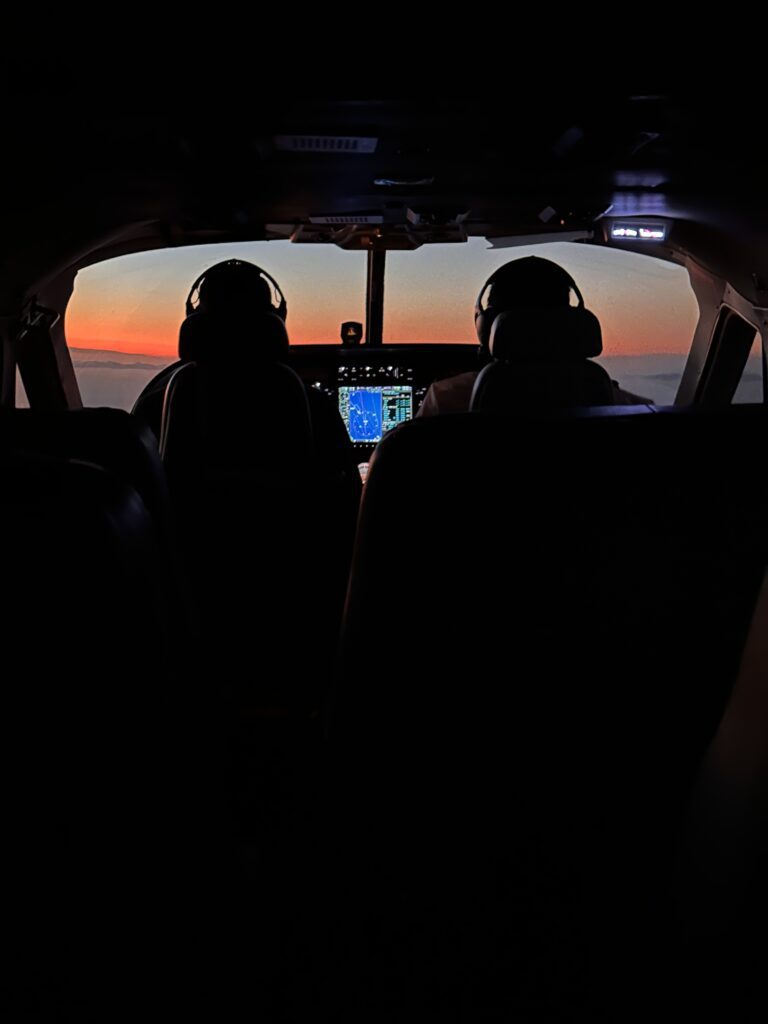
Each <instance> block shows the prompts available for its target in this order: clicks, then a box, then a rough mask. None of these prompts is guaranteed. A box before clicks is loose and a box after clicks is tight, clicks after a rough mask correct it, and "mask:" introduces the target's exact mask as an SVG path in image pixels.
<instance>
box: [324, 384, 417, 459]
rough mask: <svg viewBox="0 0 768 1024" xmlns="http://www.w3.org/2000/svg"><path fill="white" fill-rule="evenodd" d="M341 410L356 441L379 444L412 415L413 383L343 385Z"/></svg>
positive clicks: (340, 392) (340, 400) (340, 390)
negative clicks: (368, 385) (384, 385)
mask: <svg viewBox="0 0 768 1024" xmlns="http://www.w3.org/2000/svg"><path fill="white" fill-rule="evenodd" d="M339 412H340V413H341V417H342V419H343V420H344V423H345V425H346V428H347V430H348V431H349V436H350V438H351V439H352V441H353V442H354V443H355V444H376V442H377V441H380V440H381V439H382V437H383V436H384V435H385V434H386V433H387V431H388V430H392V428H393V427H396V426H397V425H398V423H404V422H405V421H406V420H409V419H411V417H412V416H413V388H412V387H411V385H410V384H393V385H390V386H386V387H375V388H374V387H367V388H363V387H359V388H358V387H340V388H339Z"/></svg>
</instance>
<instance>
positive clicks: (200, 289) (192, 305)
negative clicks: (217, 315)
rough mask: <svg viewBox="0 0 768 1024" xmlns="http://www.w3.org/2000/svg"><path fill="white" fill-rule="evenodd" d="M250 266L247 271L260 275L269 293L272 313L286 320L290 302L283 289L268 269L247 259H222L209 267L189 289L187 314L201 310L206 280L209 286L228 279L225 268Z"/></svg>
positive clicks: (259, 277)
mask: <svg viewBox="0 0 768 1024" xmlns="http://www.w3.org/2000/svg"><path fill="white" fill-rule="evenodd" d="M235 267H237V268H241V267H242V268H246V267H247V268H248V270H247V271H245V273H250V272H251V271H255V274H253V275H252V276H253V277H254V278H255V277H256V275H258V279H259V281H260V282H261V283H262V284H263V285H264V288H265V289H266V292H268V293H269V304H270V309H269V311H270V312H271V313H274V314H275V315H276V316H279V317H280V319H281V320H282V321H283V322H285V318H286V316H287V315H288V303H287V302H286V301H285V296H284V295H283V292H282V289H281V288H280V285H279V284H278V283H277V281H276V280H275V279H274V277H272V275H271V274H268V273H267V272H266V270H263V269H262V268H261V267H257V266H256V264H255V263H249V262H248V261H247V260H237V259H232V260H222V262H221V263H215V264H214V265H213V266H212V267H208V269H207V270H204V271H203V272H202V274H200V276H199V277H198V278H197V279H196V280H195V282H194V283H193V285H192V287H191V288H190V289H189V295H187V301H186V303H185V311H186V315H187V316H192V315H193V314H195V313H197V312H199V310H200V300H201V297H202V298H203V299H204V297H205V292H206V282H207V284H208V288H210V286H211V285H212V284H214V285H215V284H216V282H217V280H218V279H221V280H222V281H224V280H226V277H227V276H228V274H229V269H225V268H235ZM265 294H266V293H265Z"/></svg>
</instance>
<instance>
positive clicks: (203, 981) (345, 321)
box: [0, 81, 768, 1024]
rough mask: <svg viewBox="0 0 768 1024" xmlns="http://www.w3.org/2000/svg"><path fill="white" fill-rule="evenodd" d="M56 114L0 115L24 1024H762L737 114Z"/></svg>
mask: <svg viewBox="0 0 768 1024" xmlns="http://www.w3.org/2000/svg"><path fill="white" fill-rule="evenodd" d="M73 90H74V87H73V86H70V85H68V84H67V82H66V81H62V83H61V84H60V87H57V88H56V89H52V90H48V91H46V90H42V89H40V88H38V89H35V88H32V86H31V85H30V84H29V83H28V84H27V85H26V86H24V85H21V86H19V88H18V90H17V91H15V92H13V93H12V94H11V96H10V98H9V102H8V109H7V117H6V116H5V115H4V123H3V125H0V132H1V133H2V134H3V136H4V138H5V140H6V142H7V143H8V152H9V153H13V154H14V158H13V159H12V160H9V161H8V162H7V163H8V166H7V168H6V171H7V179H8V180H7V183H6V188H5V189H4V192H3V199H2V200H0V201H1V202H2V204H3V217H2V222H3V225H4V227H3V232H2V236H1V237H0V343H1V345H0V464H1V465H0V472H2V475H3V482H4V486H3V488H2V493H1V494H0V528H2V530H3V541H4V543H3V550H4V555H3V560H4V566H3V568H4V573H3V576H4V580H5V581H6V586H5V587H4V588H3V591H4V593H3V598H2V620H3V624H4V630H3V635H4V639H5V644H4V654H5V665H6V675H5V683H6V685H5V690H4V692H5V703H4V709H5V715H4V720H5V729H6V732H5V736H6V741H5V742H4V744H3V746H4V767H5V771H4V778H5V780H6V788H5V795H4V801H5V802H6V804H7V807H8V811H9V816H8V821H9V830H8V836H9V839H8V843H9V846H10V848H11V859H12V869H11V874H10V875H9V878H10V879H11V881H9V889H10V890H11V892H10V896H9V900H8V906H7V919H8V921H9V923H10V927H11V930H12V934H13V935H14V937H15V947H16V956H15V959H14V965H15V967H14V971H15V974H16V980H15V984H18V987H19V990H20V991H19V995H20V996H21V997H22V998H23V999H24V1000H25V1005H26V1006H27V1008H28V1016H27V1017H26V1018H23V1019H29V1020H40V1021H43V1020H66V1021H69V1020H73V1021H74V1020H77V1021H91V1020H94V1021H95V1020H101V1021H104V1020H115V1021H119V1020H126V1021H128V1020H132V1021H133V1020H136V1019H138V1018H139V1017H141V1016H144V1015H146V1013H147V1008H148V1007H151V1008H152V1009H153V1010H156V1011H157V1012H158V1013H159V1014H160V1015H161V1016H164V1017H165V1018H166V1019H169V1020H174V1019H188V1018H189V1019H191V1018H192V1017H193V1015H194V1016H196V1017H197V1016H199V1017H204V1018H206V1019H211V1020H214V1019H218V1020H222V1021H235V1020H245V1019H259V1020H265V1021H272V1020H274V1021H294V1020H296V1021H298V1020H312V1019H317V1020H321V1019H322V1020H325V1019H327V1020H338V1021H352V1020H356V1021H357V1020H360V1021H365V1020H370V1021H374V1020H375V1021H379V1020H381V1021H400V1020H404V1019H407V1018H410V1017H411V1016H416V1017H418V1018H419V1019H422V1020H430V1021H431V1020H441V1021H446V1020H456V1021H465V1020H466V1021H480V1020H489V1021H490V1020H501V1019H504V1020H520V1021H523V1020H525V1021H563V1022H565V1021H577V1020H578V1021H622V1022H625V1021H626V1022H634V1021H637V1022H640V1021H643V1022H645V1021H647V1020H649V1019H651V1018H653V1017H655V1016H658V1013H659V1007H660V1006H664V1007H665V1009H667V1010H669V1012H670V1014H671V1016H672V1017H673V1018H674V1019H677V1020H681V1021H682V1020H697V1021H698V1020H704V1019H709V1018H710V1016H712V1017H715V1018H717V1019H723V1020H726V1019H727V1020H732V1021H734V1022H742V1021H743V1022H745V1024H746V1022H747V1021H751V1020H758V1019H759V1020H763V1019H765V1014H766V1012H767V1011H768V1005H766V987H765V977H764V974H765V971H764V965H765V963H766V962H768V959H767V957H768V949H766V943H765V934H766V931H765V919H766V913H768V886H766V872H765V863H766V860H765V858H766V856H768V648H766V636H768V582H767V581H768V577H767V576H766V569H767V567H768V478H766V474H765V473H764V472H763V470H762V460H763V458H764V457H765V448H766V442H767V440H768V430H767V428H768V416H767V414H766V403H767V402H768V195H767V194H766V184H765V183H766V181H768V174H767V173H766V172H768V167H766V158H765V156H764V154H762V153H761V152H757V151H756V150H755V148H754V145H753V144H752V139H753V137H754V124H753V120H752V111H750V110H748V109H747V107H746V106H744V105H741V106H740V105H738V104H737V105H736V106H735V107H734V106H733V105H732V104H730V103H726V100H725V99H724V98H722V97H721V98H720V99H718V98H717V97H713V98H710V99H707V98H706V97H704V96H702V95H700V94H698V93H694V92H693V91H688V92H679V93H670V94H659V95H656V94H653V95H650V94H645V93H643V94H637V95H635V94H632V93H630V92H622V91H621V90H619V89H615V90H601V91H600V92H599V93H596V92H591V91H589V90H586V89H581V88H578V87H576V88H574V89H573V90H572V91H569V92H568V93H567V94H566V93H563V92H559V93H557V94H554V93H553V94H552V95H546V96H545V95H544V94H543V93H542V95H540V96H538V97H537V98H536V101H535V102H534V101H533V99H532V100H531V102H529V103H527V104H526V105H525V106H524V107H522V106H521V107H520V109H519V110H518V109H516V110H515V115H514V118H512V119H511V120H510V114H509V110H508V103H507V101H506V100H505V102H504V103H502V102H501V100H498V101H497V100H486V101H484V102H482V103H481V102H479V101H476V100H463V101H459V100H449V99H432V100H430V101H429V102H427V101H426V100H407V101H406V100H376V101H373V100H371V101H366V100H341V99H335V100H331V99H314V100H311V101H310V100H301V99H286V100H282V99H276V100H273V101H272V102H271V103H270V105H269V109H266V108H264V109H261V108H259V107H258V105H257V104H255V105H252V106H249V109H248V116H247V117H243V116H241V114H242V112H241V111H239V110H236V109H235V106H232V107H231V109H228V111H227V113H226V116H225V115H223V114H222V115H221V116H218V114H219V109H218V108H216V107H215V106H214V98H213V94H210V95H209V94H206V95H205V96H203V97H201V98H200V100H199V103H198V104H197V105H196V106H195V107H194V109H190V108H189V105H188V104H187V105H180V104H179V103H178V102H177V101H178V97H177V96H176V95H175V94H173V93H171V92H169V93H168V94H167V95H166V94H165V93H163V94H162V95H160V94H158V95H157V96H154V97H153V98H152V102H151V103H144V100H143V97H142V98H141V99H138V98H137V99H136V102H135V103H134V104H133V105H132V106H131V107H130V109H127V108H126V110H123V109H122V108H119V109H118V108H115V109H110V111H109V116H106V115H105V110H104V106H103V104H104V97H99V96H96V95H94V96H93V97H92V99H90V100H89V99H88V98H87V97H84V96H83V95H82V94H80V93H77V92H76V90H75V91H73ZM73 109H76V110H77V116H76V117H73V115H72V110H73ZM31 112H35V117H36V119H35V121H34V123H35V124H38V123H41V124H42V123H43V122H42V121H41V120H40V118H42V117H43V116H44V117H45V124H46V125H47V126H48V128H49V129H50V130H49V131H47V132H46V133H39V134H38V133H35V132H32V133H30V132H29V125H30V123H31V122H30V116H31ZM214 115H217V116H214ZM714 121H717V123H718V124H720V125H721V126H727V131H726V128H723V131H722V132H721V133H719V134H718V133H717V132H713V131H712V130H711V125H712V123H714ZM512 122H514V123H512ZM500 125H502V126H503V125H509V131H506V130H501V129H500V127H499V126H500ZM51 133H53V134H51ZM726 135H727V137H726ZM54 136H55V137H56V138H57V139H59V140H60V141H59V142H58V143H57V146H58V147H59V151H58V156H59V159H57V160H56V161H55V167H52V166H51V159H50V151H49V148H48V147H49V145H50V139H51V138H52V137H54ZM4 916H6V915H5V914H4ZM20 1019H22V1018H20Z"/></svg>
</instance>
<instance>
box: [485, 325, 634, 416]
mask: <svg viewBox="0 0 768 1024" xmlns="http://www.w3.org/2000/svg"><path fill="white" fill-rule="evenodd" d="M602 347H603V343H602V335H601V331H600V323H599V321H598V319H597V317H596V316H595V315H594V314H593V313H590V312H589V310H586V309H582V308H576V307H569V306H566V307H564V308H562V309H560V308H555V309H529V308H521V309H511V310H507V311H506V312H503V313H500V314H499V315H498V316H497V317H496V319H495V320H494V323H493V327H492V329H491V336H490V352H491V355H492V356H493V362H492V363H490V364H489V365H488V366H486V367H485V368H484V369H483V370H482V371H481V372H480V374H479V375H478V378H477V381H476V382H475V387H474V389H473V392H472V398H471V402H470V409H472V410H473V411H476V412H477V411H479V412H493V413H506V412H510V411H514V410H524V409H568V408H573V407H578V406H600V405H612V404H613V401H614V398H613V385H612V383H611V379H610V377H609V376H608V374H607V373H606V372H605V370H604V369H603V368H602V367H601V366H598V365H597V364H596V363H593V362H591V357H593V356H597V355H600V353H601V352H602Z"/></svg>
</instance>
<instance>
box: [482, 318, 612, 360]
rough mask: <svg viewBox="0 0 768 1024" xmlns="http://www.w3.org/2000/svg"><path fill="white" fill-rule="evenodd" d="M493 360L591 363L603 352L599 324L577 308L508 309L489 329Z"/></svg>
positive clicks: (595, 319)
mask: <svg viewBox="0 0 768 1024" xmlns="http://www.w3.org/2000/svg"><path fill="white" fill-rule="evenodd" d="M490 350H491V355H492V356H493V358H494V359H503V360H515V359H537V360H541V361H544V362H546V361H549V360H558V359H592V358H593V357H594V356H599V355H600V353H601V352H602V351H603V336H602V332H601V330H600V321H599V320H598V319H597V317H596V316H595V314H594V313H590V311H589V310H588V309H583V308H581V307H578V306H565V307H563V308H562V309H529V308H522V309H509V310H507V311H506V312H504V313H499V315H498V316H497V317H496V319H495V320H494V322H493V327H492V328H491V338H490Z"/></svg>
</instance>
